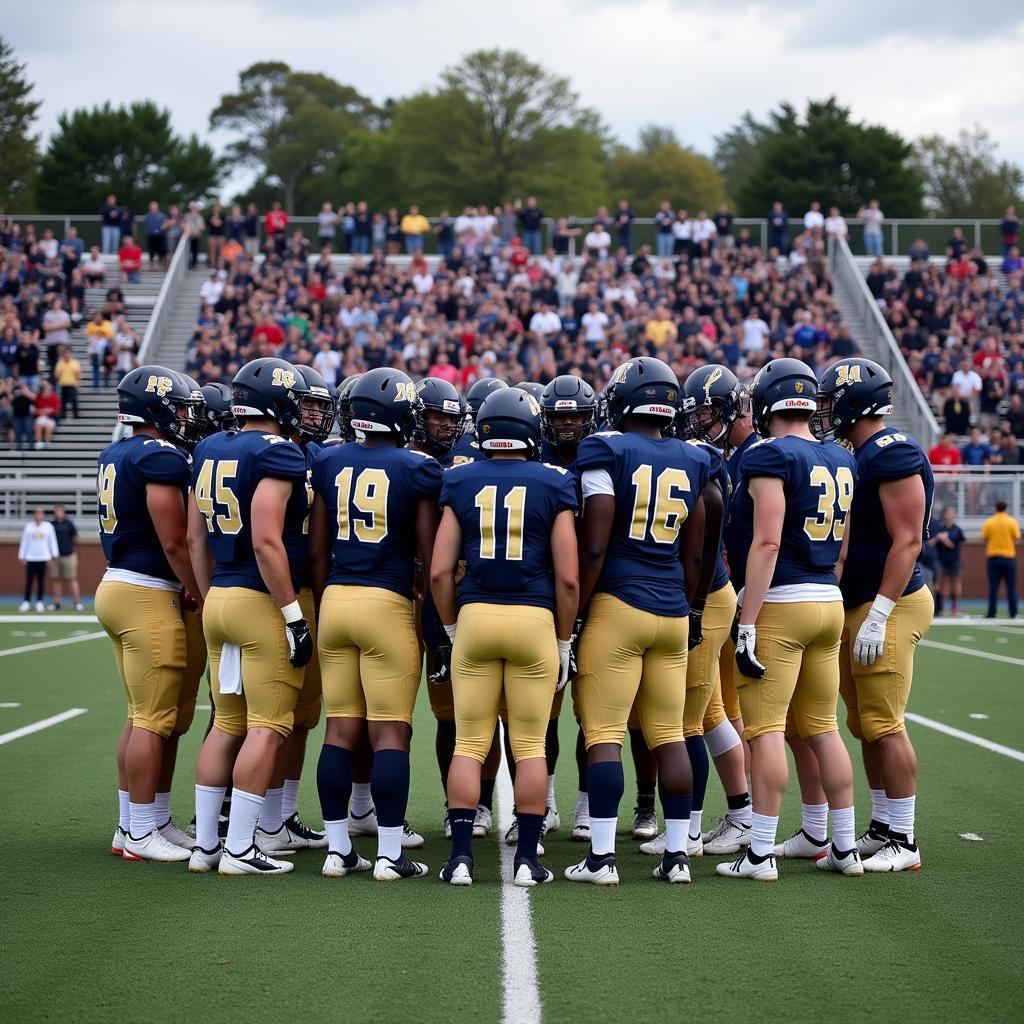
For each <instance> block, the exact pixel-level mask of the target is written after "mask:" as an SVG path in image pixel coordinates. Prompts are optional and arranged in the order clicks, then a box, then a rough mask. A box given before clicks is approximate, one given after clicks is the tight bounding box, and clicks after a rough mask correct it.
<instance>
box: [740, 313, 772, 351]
mask: <svg viewBox="0 0 1024 1024" xmlns="http://www.w3.org/2000/svg"><path fill="white" fill-rule="evenodd" d="M770 333H771V328H770V327H769V326H768V324H766V323H765V322H764V320H762V319H761V314H760V312H759V311H758V309H757V306H751V308H750V312H749V313H748V314H747V318H746V320H744V321H743V351H744V352H763V351H764V349H765V346H766V345H767V344H768V335H769V334H770Z"/></svg>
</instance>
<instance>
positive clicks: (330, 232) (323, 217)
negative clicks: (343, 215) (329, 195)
mask: <svg viewBox="0 0 1024 1024" xmlns="http://www.w3.org/2000/svg"><path fill="white" fill-rule="evenodd" d="M337 226H338V215H337V214H336V213H335V212H334V206H333V205H332V204H331V203H330V202H325V203H324V204H323V206H321V207H320V212H319V213H318V214H317V215H316V237H317V241H319V243H320V248H321V249H323V247H324V246H325V245H327V246H330V247H331V248H333V247H334V231H335V228H336V227H337Z"/></svg>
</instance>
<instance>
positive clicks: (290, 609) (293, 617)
mask: <svg viewBox="0 0 1024 1024" xmlns="http://www.w3.org/2000/svg"><path fill="white" fill-rule="evenodd" d="M281 614H282V615H283V616H284V621H285V622H298V621H299V619H301V618H302V617H303V615H302V606H301V605H300V604H299V602H298V601H292V603H291V604H286V605H285V606H284V607H283V608H282V609H281Z"/></svg>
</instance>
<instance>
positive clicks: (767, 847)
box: [750, 811, 779, 857]
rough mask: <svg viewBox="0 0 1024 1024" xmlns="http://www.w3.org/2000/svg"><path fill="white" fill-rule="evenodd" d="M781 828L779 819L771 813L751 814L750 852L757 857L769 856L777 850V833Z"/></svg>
mask: <svg viewBox="0 0 1024 1024" xmlns="http://www.w3.org/2000/svg"><path fill="white" fill-rule="evenodd" d="M778 830H779V819H778V818H777V817H775V818H773V817H772V816H771V815H769V814H758V813H757V812H756V811H755V812H754V813H753V814H752V815H751V827H750V852H751V853H752V854H754V856H755V857H767V856H768V854H769V853H773V852H774V851H775V834H776V833H777V832H778Z"/></svg>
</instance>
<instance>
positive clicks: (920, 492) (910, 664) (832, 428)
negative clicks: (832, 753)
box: [818, 359, 935, 871]
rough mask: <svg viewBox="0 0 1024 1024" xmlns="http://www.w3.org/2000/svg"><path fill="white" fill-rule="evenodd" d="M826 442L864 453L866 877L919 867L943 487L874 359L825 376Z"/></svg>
mask: <svg viewBox="0 0 1024 1024" xmlns="http://www.w3.org/2000/svg"><path fill="white" fill-rule="evenodd" d="M818 409H819V415H818V421H819V422H818V426H819V434H820V436H827V435H828V434H832V433H834V434H835V436H836V437H838V438H840V439H841V440H843V441H846V442H848V443H849V444H851V445H852V446H853V454H854V458H855V459H856V460H857V485H856V487H855V488H854V491H853V506H852V511H851V515H852V521H851V525H850V550H851V551H852V552H853V557H851V558H848V559H847V560H846V563H845V564H844V566H843V570H842V575H841V577H840V580H839V586H840V589H841V590H842V592H843V602H844V604H845V606H846V624H845V628H844V630H843V646H842V651H841V653H840V677H839V678H840V693H842V695H843V699H844V700H845V702H846V723H847V725H848V726H849V728H850V732H852V733H853V735H854V736H856V737H857V739H859V740H860V742H861V751H862V753H863V757H864V770H865V772H866V774H867V778H868V785H869V786H870V788H871V823H870V825H869V826H868V828H867V831H866V832H865V833H864V834H863V835H862V836H861V837H860V838H859V839H858V840H857V849H858V850H859V851H860V854H861V856H862V857H863V858H864V870H865V871H918V870H920V868H921V852H920V850H919V849H918V847H917V842H916V839H915V836H914V808H915V802H916V792H917V757H916V755H915V754H914V747H913V745H912V744H911V742H910V737H908V736H907V730H906V728H905V726H904V721H903V712H904V710H905V708H906V706H907V698H908V697H909V695H910V687H911V684H912V682H913V678H914V651H915V650H916V648H917V644H918V642H919V641H920V639H921V637H923V636H924V635H925V633H927V632H928V627H929V626H930V625H931V621H932V615H933V614H934V602H933V600H932V596H931V593H930V592H929V590H928V588H927V587H926V586H925V583H924V577H923V576H922V574H921V568H920V566H919V565H918V564H917V556H918V555H919V554H920V552H921V544H922V542H923V541H924V540H926V539H927V534H928V523H929V521H930V519H931V506H932V497H933V494H934V490H935V482H934V478H933V476H932V469H931V466H930V465H929V464H928V457H927V456H926V455H925V453H924V452H923V451H922V450H921V446H920V445H919V444H918V443H917V442H916V441H915V440H914V439H913V438H912V437H909V436H908V435H907V434H904V433H901V432H900V431H898V430H893V429H892V428H891V427H887V426H886V425H885V417H886V416H888V415H889V414H890V413H891V412H892V378H891V377H890V376H889V374H888V373H887V372H886V371H885V370H884V369H883V368H882V367H881V366H879V365H878V363H874V362H872V361H871V360H870V359H843V360H840V361H839V362H838V363H835V364H833V365H832V366H830V367H829V368H828V369H827V370H826V371H825V372H824V373H823V374H822V376H821V384H820V388H819V391H818Z"/></svg>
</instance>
